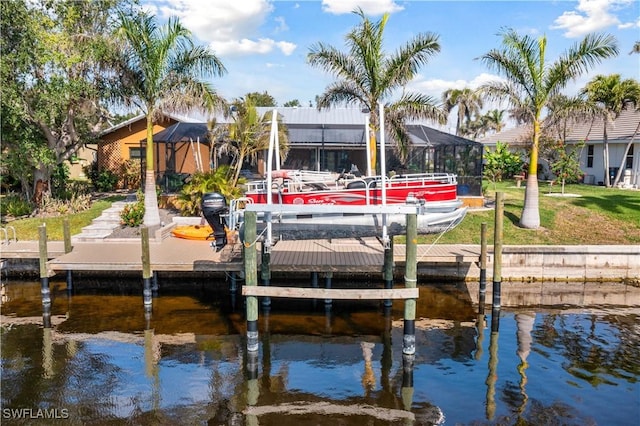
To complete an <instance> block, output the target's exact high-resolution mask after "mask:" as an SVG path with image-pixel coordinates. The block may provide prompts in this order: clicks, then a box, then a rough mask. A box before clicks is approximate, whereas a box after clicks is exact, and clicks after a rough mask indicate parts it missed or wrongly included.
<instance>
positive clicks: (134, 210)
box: [120, 201, 144, 227]
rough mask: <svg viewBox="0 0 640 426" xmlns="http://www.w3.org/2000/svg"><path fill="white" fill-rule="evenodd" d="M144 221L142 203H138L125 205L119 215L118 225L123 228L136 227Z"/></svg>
mask: <svg viewBox="0 0 640 426" xmlns="http://www.w3.org/2000/svg"><path fill="white" fill-rule="evenodd" d="M143 219H144V202H142V201H138V202H136V203H133V204H127V205H126V206H124V209H122V212H121V213H120V224H121V225H123V226H131V227H136V226H140V225H142V222H143Z"/></svg>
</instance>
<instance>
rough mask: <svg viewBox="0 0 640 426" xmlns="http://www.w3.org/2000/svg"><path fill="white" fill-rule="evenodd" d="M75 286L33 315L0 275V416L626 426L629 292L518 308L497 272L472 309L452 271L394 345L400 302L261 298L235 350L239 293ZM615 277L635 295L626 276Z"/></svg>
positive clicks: (26, 295)
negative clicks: (255, 331) (252, 330)
mask: <svg viewBox="0 0 640 426" xmlns="http://www.w3.org/2000/svg"><path fill="white" fill-rule="evenodd" d="M89 284H91V283H82V282H80V281H76V288H77V289H78V290H76V293H75V294H74V295H72V296H69V297H67V293H66V290H65V289H64V285H63V284H62V283H52V286H51V287H52V295H53V303H52V306H51V310H50V311H46V312H45V313H44V315H43V311H42V305H41V303H40V294H39V291H40V288H39V283H35V282H34V283H25V282H16V283H8V284H3V286H4V288H3V304H2V315H3V316H2V342H1V343H2V364H1V366H2V371H1V373H2V407H3V411H2V415H3V418H2V422H3V424H5V422H6V424H50V423H51V421H50V420H46V419H42V418H30V419H25V418H24V417H22V418H19V416H18V414H20V413H23V412H24V411H20V410H21V409H32V410H37V409H38V408H40V409H50V410H57V411H50V413H51V414H59V415H60V414H63V415H65V416H67V418H68V419H69V420H73V422H75V423H87V424H98V423H110V424H149V425H152V424H204V423H208V424H260V425H272V424H277V425H290V424H296V425H300V424H344V425H361V424H363V423H364V424H385V425H387V424H398V425H400V424H402V425H406V424H414V425H425V424H458V423H464V424H469V423H486V422H490V423H497V424H516V423H517V422H518V420H517V419H520V420H521V421H523V422H526V423H529V424H544V419H554V421H556V422H558V423H561V424H576V425H577V424H633V422H634V421H635V420H637V418H638V415H639V414H640V412H639V410H640V408H639V407H638V403H637V395H638V392H640V384H639V383H640V380H638V379H640V376H639V373H638V368H637V367H638V365H640V362H639V361H640V359H639V358H640V355H638V351H637V347H638V344H640V330H639V329H638V327H637V324H638V316H639V313H640V312H639V309H638V306H637V305H635V306H634V305H633V304H627V305H625V306H613V305H607V306H599V307H590V308H583V307H580V308H577V309H573V310H572V309H567V307H559V306H553V305H551V304H548V305H546V306H544V307H540V306H538V305H539V304H538V302H539V300H538V302H531V303H529V304H528V305H527V308H526V309H518V310H516V309H513V308H510V307H509V305H508V303H506V302H508V300H509V294H508V286H503V296H502V301H503V305H502V311H499V310H493V311H491V309H490V307H488V308H487V314H486V315H485V313H484V310H480V309H479V308H480V307H479V306H478V305H474V304H473V303H472V302H471V298H472V297H473V295H472V294H471V293H470V292H469V291H468V290H467V289H466V286H465V285H459V286H453V285H451V286H434V287H422V288H421V289H420V299H419V300H418V308H417V313H416V318H417V320H416V349H417V351H416V355H415V358H408V357H403V355H402V333H403V330H402V318H403V304H402V303H401V302H395V303H394V305H393V307H392V308H389V309H387V310H385V308H383V307H381V306H380V305H379V304H378V303H377V302H353V301H350V302H340V301H334V302H333V305H332V308H331V309H325V306H324V304H323V303H320V302H318V303H314V302H313V301H308V300H305V301H291V300H280V299H273V300H272V304H271V309H270V311H263V312H261V314H260V318H259V321H260V323H259V327H260V350H259V352H258V353H257V354H255V355H249V354H248V353H247V352H246V351H245V349H244V348H245V342H244V339H243V336H244V335H245V330H244V326H245V323H246V321H245V318H244V307H243V306H242V299H241V298H238V299H237V300H236V301H235V303H232V302H231V298H230V297H229V293H228V292H227V291H225V290H216V289H213V288H212V286H208V285H203V284H202V283H200V284H194V283H184V282H181V283H177V285H178V286H179V289H178V290H171V289H167V288H166V287H164V288H163V290H162V294H161V295H160V296H159V297H157V298H155V299H154V300H153V306H152V308H151V310H149V311H147V312H145V309H144V307H143V304H142V300H141V297H140V295H139V283H138V284H137V285H133V286H126V285H122V284H120V285H115V284H114V285H111V287H115V288H117V290H115V291H114V290H113V289H111V290H100V289H95V287H93V286H92V288H94V289H93V290H88V287H89ZM194 288H195V289H197V290H194ZM187 289H190V290H187ZM583 289H584V288H583ZM617 289H618V290H617V291H618V293H619V294H623V296H621V297H631V296H635V300H636V301H637V300H640V298H638V297H637V296H638V295H640V289H636V288H633V287H626V286H624V285H622V284H619V285H618V287H617ZM607 293H608V295H607V296H606V297H607V298H610V297H611V289H610V288H607ZM545 297H547V298H549V296H548V294H545ZM593 297H594V298H595V296H593ZM603 297H605V296H603ZM561 299H562V298H561V297H558V300H561ZM489 316H490V318H489ZM605 407H606V409H605ZM6 409H14V411H6ZM35 412H36V411H32V412H31V413H32V414H33V413H35Z"/></svg>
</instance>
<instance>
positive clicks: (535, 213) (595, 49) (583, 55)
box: [480, 29, 618, 229]
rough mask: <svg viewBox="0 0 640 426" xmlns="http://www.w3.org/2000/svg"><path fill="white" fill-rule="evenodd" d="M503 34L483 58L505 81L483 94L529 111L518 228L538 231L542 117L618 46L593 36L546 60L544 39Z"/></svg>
mask: <svg viewBox="0 0 640 426" xmlns="http://www.w3.org/2000/svg"><path fill="white" fill-rule="evenodd" d="M501 36H502V48H501V49H493V50H491V51H489V52H488V53H486V54H485V55H483V56H482V57H480V59H481V60H482V61H483V62H484V63H485V64H486V65H487V66H488V67H489V68H490V69H492V70H495V71H497V72H498V73H499V74H502V75H504V77H505V80H500V81H493V82H489V83H487V84H484V85H483V86H482V87H481V88H480V90H482V92H483V93H485V94H486V95H487V96H488V97H489V98H490V99H500V100H507V101H508V102H509V104H510V105H511V106H512V107H513V108H514V109H516V110H517V111H520V112H521V113H522V112H526V113H527V115H528V122H530V123H531V124H532V126H533V140H532V142H531V148H530V151H529V173H528V176H527V187H526V190H525V198H524V208H523V210H522V216H521V218H520V226H522V227H523V228H529V229H537V228H539V227H540V206H539V198H538V195H539V194H538V148H539V141H540V133H541V123H542V113H543V111H544V110H545V108H546V107H547V105H548V103H549V99H551V97H552V96H553V95H555V94H557V93H559V92H560V90H562V89H563V88H564V87H565V86H566V85H567V83H568V82H570V81H571V80H573V79H575V78H576V77H578V76H580V75H581V74H582V73H584V72H586V71H588V70H589V69H590V68H591V67H592V66H593V65H595V64H597V63H600V62H601V61H602V60H604V59H606V58H608V57H611V56H614V55H617V54H618V47H617V43H616V40H615V38H613V37H612V36H610V35H598V34H589V35H587V36H585V37H584V38H583V39H582V40H581V41H580V42H579V43H577V44H575V45H574V46H572V47H571V48H570V49H568V50H567V51H566V52H564V53H563V54H562V55H561V56H560V57H559V58H558V59H557V60H555V61H554V62H548V60H547V58H546V50H547V38H546V36H542V37H540V38H538V39H537V40H536V39H534V38H532V37H529V36H526V35H525V36H521V35H519V34H518V33H517V32H516V31H514V30H513V29H505V30H504V31H503V32H502V33H501Z"/></svg>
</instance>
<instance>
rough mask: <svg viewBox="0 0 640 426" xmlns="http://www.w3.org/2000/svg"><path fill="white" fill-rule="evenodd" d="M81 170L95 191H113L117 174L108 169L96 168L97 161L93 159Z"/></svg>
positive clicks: (116, 183) (116, 181)
mask: <svg viewBox="0 0 640 426" xmlns="http://www.w3.org/2000/svg"><path fill="white" fill-rule="evenodd" d="M83 171H84V174H85V175H86V176H88V177H89V180H90V181H91V183H92V184H93V186H94V187H95V188H96V190H97V191H100V192H109V191H113V190H114V189H116V186H117V185H118V176H117V175H116V174H115V173H113V172H112V171H111V170H108V169H104V170H98V163H96V162H95V161H94V162H93V163H91V164H90V165H88V166H85V167H84V168H83Z"/></svg>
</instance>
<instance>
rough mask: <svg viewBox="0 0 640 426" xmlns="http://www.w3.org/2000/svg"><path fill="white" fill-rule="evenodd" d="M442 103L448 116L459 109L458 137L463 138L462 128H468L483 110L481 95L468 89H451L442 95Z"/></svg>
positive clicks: (457, 121)
mask: <svg viewBox="0 0 640 426" xmlns="http://www.w3.org/2000/svg"><path fill="white" fill-rule="evenodd" d="M442 101H443V103H444V108H445V111H446V112H447V114H449V113H451V111H452V110H453V109H454V108H457V109H458V117H457V120H456V135H457V136H462V128H463V127H464V126H465V121H466V125H467V126H468V125H469V123H470V122H471V119H472V118H473V117H474V116H475V115H479V114H480V110H481V109H482V105H483V102H482V98H481V97H480V95H479V94H478V93H477V92H475V91H473V90H471V89H470V88H468V87H465V88H464V89H449V90H446V91H445V92H444V93H443V94H442Z"/></svg>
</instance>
